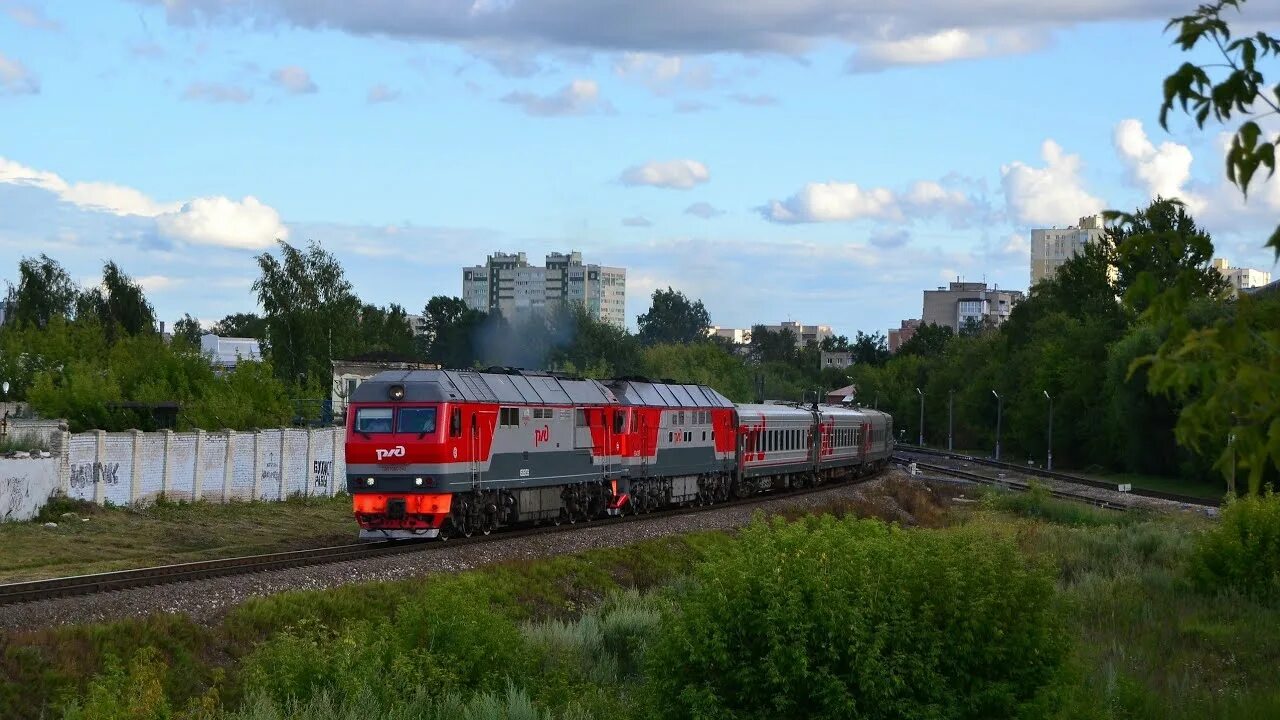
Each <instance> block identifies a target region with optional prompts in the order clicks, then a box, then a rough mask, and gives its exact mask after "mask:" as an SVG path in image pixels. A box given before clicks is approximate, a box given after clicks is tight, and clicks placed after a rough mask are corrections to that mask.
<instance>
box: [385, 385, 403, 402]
mask: <svg viewBox="0 0 1280 720" xmlns="http://www.w3.org/2000/svg"><path fill="white" fill-rule="evenodd" d="M387 397H390V398H391V399H392V400H403V399H404V386H403V385H392V386H391V389H389V390H388V391H387Z"/></svg>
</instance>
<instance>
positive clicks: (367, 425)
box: [356, 407, 393, 433]
mask: <svg viewBox="0 0 1280 720" xmlns="http://www.w3.org/2000/svg"><path fill="white" fill-rule="evenodd" d="M392 412H393V411H392V409H391V408H376V407H364V408H360V409H359V410H356V432H362V433H389V432H391V414H392Z"/></svg>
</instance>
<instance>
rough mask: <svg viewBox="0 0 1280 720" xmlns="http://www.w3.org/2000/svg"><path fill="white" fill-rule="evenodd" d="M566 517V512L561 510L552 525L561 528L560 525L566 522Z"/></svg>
mask: <svg viewBox="0 0 1280 720" xmlns="http://www.w3.org/2000/svg"><path fill="white" fill-rule="evenodd" d="M564 516H565V511H564V510H563V509H561V510H560V512H559V513H558V514H557V515H556V516H555V518H553V519H552V520H551V524H552V525H555V526H556V527H560V525H561V524H562V523H563V522H564Z"/></svg>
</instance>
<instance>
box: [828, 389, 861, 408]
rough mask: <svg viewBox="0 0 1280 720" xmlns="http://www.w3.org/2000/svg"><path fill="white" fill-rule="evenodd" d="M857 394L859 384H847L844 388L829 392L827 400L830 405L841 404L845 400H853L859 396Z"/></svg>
mask: <svg viewBox="0 0 1280 720" xmlns="http://www.w3.org/2000/svg"><path fill="white" fill-rule="evenodd" d="M857 395H858V386H857V385H845V386H844V387H842V388H838V389H836V390H832V391H831V392H829V393H827V398H826V400H827V404H828V405H840V404H843V403H845V402H850V403H851V402H853V401H854V400H855V399H856V398H857Z"/></svg>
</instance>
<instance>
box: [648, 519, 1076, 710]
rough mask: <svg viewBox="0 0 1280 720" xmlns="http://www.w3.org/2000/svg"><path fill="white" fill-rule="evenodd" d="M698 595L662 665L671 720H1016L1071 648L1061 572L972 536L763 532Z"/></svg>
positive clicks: (733, 548)
mask: <svg viewBox="0 0 1280 720" xmlns="http://www.w3.org/2000/svg"><path fill="white" fill-rule="evenodd" d="M697 579H698V582H697V584H696V585H695V586H694V587H693V588H692V589H691V591H690V592H689V594H688V595H687V596H686V597H685V598H683V599H682V601H681V602H680V607H679V611H678V612H677V613H676V614H674V615H673V616H672V617H670V618H669V620H668V622H666V623H665V625H664V628H663V631H662V633H661V634H660V636H659V638H658V639H657V640H656V641H655V643H654V645H653V647H652V649H651V651H650V652H649V654H648V658H647V664H648V670H649V675H650V679H651V686H652V689H653V691H654V692H655V698H654V704H655V707H656V709H657V712H658V713H659V714H660V715H661V716H664V717H669V718H691V717H719V718H770V719H771V720H774V719H776V718H799V717H860V718H890V717H892V718H925V717H927V718H990V717H1008V716H1011V715H1014V714H1016V713H1017V711H1019V710H1020V709H1023V708H1024V707H1025V706H1027V705H1028V704H1029V703H1031V702H1032V701H1034V699H1035V697H1036V695H1037V693H1038V692H1039V690H1040V689H1041V688H1042V687H1043V686H1044V685H1045V684H1046V682H1047V681H1048V680H1050V679H1051V678H1052V677H1053V675H1054V673H1055V672H1056V670H1057V668H1058V666H1059V664H1060V662H1061V659H1062V656H1063V652H1064V648H1065V644H1064V635H1063V633H1062V630H1061V627H1060V624H1059V621H1058V620H1057V615H1056V614H1055V612H1054V602H1053V600H1054V595H1053V593H1054V589H1053V581H1052V576H1051V573H1050V572H1049V570H1048V569H1047V568H1045V567H1043V566H1040V565H1036V564H1032V563H1031V561H1029V560H1027V559H1026V558H1025V557H1024V556H1023V555H1021V554H1020V553H1019V551H1018V549H1017V547H1016V546H1015V544H1014V542H1013V541H1012V539H1010V538H1009V537H1007V536H993V535H992V534H990V533H983V532H980V531H975V530H972V529H968V528H962V529H959V530H956V531H950V532H946V533H933V532H924V531H903V530H900V529H898V528H895V527H892V526H887V525H885V524H883V523H878V522H875V521H870V520H836V519H834V518H831V517H829V516H827V517H821V518H812V519H809V520H807V521H806V522H803V523H791V524H788V523H786V522H785V521H781V520H777V521H774V522H772V523H769V524H766V523H763V522H760V521H756V522H755V523H753V524H752V525H751V526H749V527H748V528H746V529H745V530H744V531H743V532H742V534H741V536H740V538H739V540H738V541H737V542H735V543H733V544H732V545H730V546H729V547H727V548H726V549H724V550H723V551H722V552H720V553H718V554H717V555H716V556H715V557H713V558H712V559H710V560H708V561H707V562H706V563H705V564H704V565H703V566H702V567H701V568H700V569H699V571H698V573H697Z"/></svg>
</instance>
